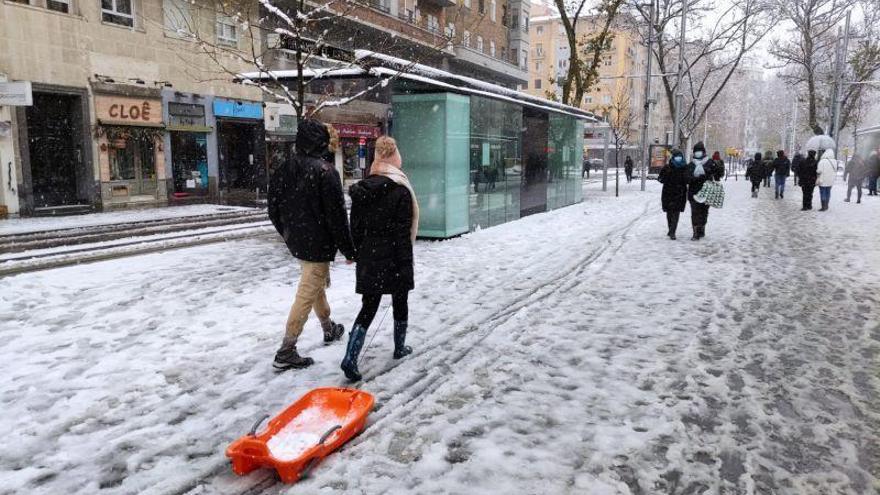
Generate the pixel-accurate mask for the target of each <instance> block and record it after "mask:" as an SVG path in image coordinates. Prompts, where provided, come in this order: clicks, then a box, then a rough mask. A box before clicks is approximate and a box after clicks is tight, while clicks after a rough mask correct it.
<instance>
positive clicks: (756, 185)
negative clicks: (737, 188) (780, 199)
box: [752, 181, 761, 192]
mask: <svg viewBox="0 0 880 495" xmlns="http://www.w3.org/2000/svg"><path fill="white" fill-rule="evenodd" d="M760 189H761V183H760V182H755V181H752V192H756V191H759V190H760Z"/></svg>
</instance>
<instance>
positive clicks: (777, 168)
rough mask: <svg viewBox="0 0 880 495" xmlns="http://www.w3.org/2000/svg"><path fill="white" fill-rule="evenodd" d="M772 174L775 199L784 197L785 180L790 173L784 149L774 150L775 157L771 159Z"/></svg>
mask: <svg viewBox="0 0 880 495" xmlns="http://www.w3.org/2000/svg"><path fill="white" fill-rule="evenodd" d="M773 174H774V177H775V178H776V199H780V198H785V181H786V180H787V179H788V176H789V175H791V162H789V161H788V157H786V156H785V151H782V150H779V151H777V152H776V159H775V160H773Z"/></svg>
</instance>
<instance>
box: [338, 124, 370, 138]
mask: <svg viewBox="0 0 880 495" xmlns="http://www.w3.org/2000/svg"><path fill="white" fill-rule="evenodd" d="M333 127H334V128H335V129H336V131H337V132H338V133H339V137H341V138H363V139H376V138H378V137H379V136H381V135H382V131H381V129H380V128H378V127H376V126H372V125H363V124H333Z"/></svg>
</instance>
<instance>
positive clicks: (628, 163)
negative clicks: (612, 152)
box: [623, 155, 633, 182]
mask: <svg viewBox="0 0 880 495" xmlns="http://www.w3.org/2000/svg"><path fill="white" fill-rule="evenodd" d="M623 171H624V173H625V174H626V181H627V182H632V180H633V160H632V158H630V156H629V155H626V160H625V161H624V162H623Z"/></svg>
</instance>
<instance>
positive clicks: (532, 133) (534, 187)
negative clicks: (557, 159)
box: [520, 107, 550, 217]
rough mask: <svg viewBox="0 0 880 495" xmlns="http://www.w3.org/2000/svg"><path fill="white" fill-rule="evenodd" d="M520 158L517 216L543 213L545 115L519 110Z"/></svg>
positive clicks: (529, 109)
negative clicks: (521, 130) (520, 183)
mask: <svg viewBox="0 0 880 495" xmlns="http://www.w3.org/2000/svg"><path fill="white" fill-rule="evenodd" d="M522 118H523V129H524V130H523V133H522V156H523V159H524V165H525V167H524V169H523V176H522V190H521V193H520V216H522V217H524V216H526V215H532V214H534V213H541V212H543V211H547V175H548V174H547V165H548V159H547V152H548V146H547V143H548V131H549V127H550V122H549V118H548V115H547V113H546V112H540V111H537V110H534V109H532V108H529V107H524V108H523V117H522Z"/></svg>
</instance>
